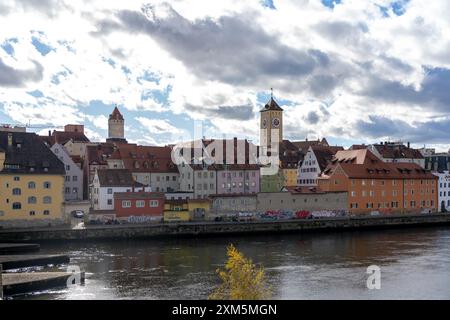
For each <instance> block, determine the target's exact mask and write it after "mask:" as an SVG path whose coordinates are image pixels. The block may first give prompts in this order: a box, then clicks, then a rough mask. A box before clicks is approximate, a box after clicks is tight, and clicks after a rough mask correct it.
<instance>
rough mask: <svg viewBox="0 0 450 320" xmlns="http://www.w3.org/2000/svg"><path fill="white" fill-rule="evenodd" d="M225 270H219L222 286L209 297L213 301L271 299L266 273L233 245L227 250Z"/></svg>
mask: <svg viewBox="0 0 450 320" xmlns="http://www.w3.org/2000/svg"><path fill="white" fill-rule="evenodd" d="M227 256H228V261H227V262H226V264H225V270H220V269H217V271H216V272H217V274H218V275H219V277H220V279H221V280H222V284H221V285H220V286H219V287H218V288H216V290H215V291H214V292H213V293H212V294H211V295H210V296H209V299H212V300H263V299H270V297H271V295H272V294H271V290H270V287H269V286H268V285H267V284H266V277H265V272H264V269H263V268H262V267H259V268H258V267H256V266H255V265H254V264H253V262H252V260H250V259H247V258H245V257H244V255H243V254H242V253H240V252H239V251H238V250H237V249H236V248H235V247H234V246H233V245H230V246H229V247H228V250H227Z"/></svg>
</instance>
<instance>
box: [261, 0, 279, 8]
mask: <svg viewBox="0 0 450 320" xmlns="http://www.w3.org/2000/svg"><path fill="white" fill-rule="evenodd" d="M261 3H262V5H263V6H264V7H267V8H270V9H274V10H275V9H276V8H275V5H274V4H273V0H262V1H261Z"/></svg>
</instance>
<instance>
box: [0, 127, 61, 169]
mask: <svg viewBox="0 0 450 320" xmlns="http://www.w3.org/2000/svg"><path fill="white" fill-rule="evenodd" d="M8 135H12V145H11V146H9V145H8ZM0 149H3V150H5V152H6V159H5V163H4V165H5V167H4V168H3V170H2V171H1V172H0V173H6V174H13V173H17V174H20V173H22V174H23V173H27V174H58V175H63V174H65V169H64V164H63V163H62V161H61V160H59V159H58V157H57V156H56V155H54V154H53V152H52V151H51V150H50V149H49V148H48V147H47V146H46V145H45V144H44V142H43V141H42V140H41V139H40V138H39V136H38V135H36V134H35V133H28V132H0Z"/></svg>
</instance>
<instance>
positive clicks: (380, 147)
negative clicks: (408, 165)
mask: <svg viewBox="0 0 450 320" xmlns="http://www.w3.org/2000/svg"><path fill="white" fill-rule="evenodd" d="M373 147H374V148H376V150H377V151H378V152H379V153H380V154H381V156H382V157H383V158H386V159H424V157H423V155H422V153H420V151H419V150H417V149H412V148H409V147H407V146H405V145H402V144H389V143H388V144H374V145H373Z"/></svg>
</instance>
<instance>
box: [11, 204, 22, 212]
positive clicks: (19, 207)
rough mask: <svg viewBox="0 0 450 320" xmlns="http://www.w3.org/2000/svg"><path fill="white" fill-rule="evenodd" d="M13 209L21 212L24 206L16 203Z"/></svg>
mask: <svg viewBox="0 0 450 320" xmlns="http://www.w3.org/2000/svg"><path fill="white" fill-rule="evenodd" d="M12 208H13V210H20V209H22V204H21V203H20V202H14V203H13V205H12Z"/></svg>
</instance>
